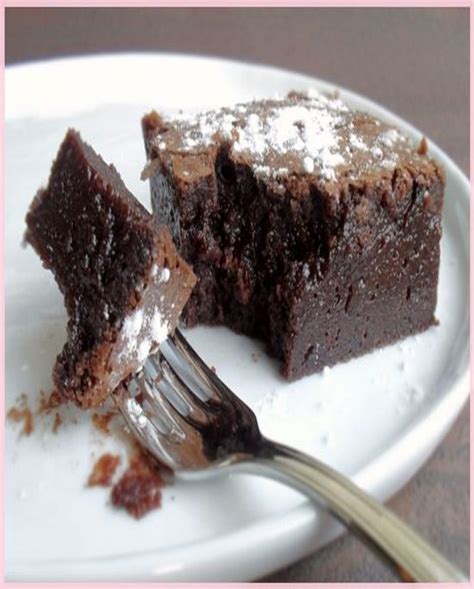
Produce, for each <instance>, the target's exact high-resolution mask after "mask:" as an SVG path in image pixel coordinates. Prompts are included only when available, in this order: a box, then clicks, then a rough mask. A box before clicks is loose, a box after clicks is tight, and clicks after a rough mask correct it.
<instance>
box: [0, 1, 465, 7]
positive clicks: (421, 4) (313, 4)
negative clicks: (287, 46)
mask: <svg viewBox="0 0 474 589" xmlns="http://www.w3.org/2000/svg"><path fill="white" fill-rule="evenodd" d="M3 5H4V6H6V7H25V8H26V7H36V8H38V7H47V6H51V7H55V8H56V7H66V8H73V7H81V8H84V7H134V8H138V7H147V6H149V7H161V8H166V7H174V8H186V7H195V8H196V7H198V8H199V7H207V6H211V7H225V8H232V7H273V8H275V7H291V8H303V7H320V8H322V7H328V8H331V7H333V8H338V7H339V8H344V7H345V8H354V7H356V8H361V7H388V8H402V7H409V8H434V7H436V8H462V7H464V8H466V7H470V6H471V1H470V0H397V1H396V2H393V1H392V2H390V1H388V0H386V1H383V0H382V1H380V0H353V1H352V2H351V0H326V1H324V0H294V2H292V1H291V0H227V1H225V0H181V1H178V0H175V1H173V0H155V1H154V0H102V1H100V0H66V1H64V0H63V1H62V2H55V1H54V0H43V2H34V1H32V0H6V1H4V2H3Z"/></svg>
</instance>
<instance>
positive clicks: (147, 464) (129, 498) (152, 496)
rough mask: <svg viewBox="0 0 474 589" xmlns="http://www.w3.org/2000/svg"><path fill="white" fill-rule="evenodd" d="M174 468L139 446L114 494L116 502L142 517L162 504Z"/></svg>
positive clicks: (117, 505)
mask: <svg viewBox="0 0 474 589" xmlns="http://www.w3.org/2000/svg"><path fill="white" fill-rule="evenodd" d="M167 472H168V473H169V472H170V471H169V470H168V469H167V468H166V467H165V466H163V465H161V464H160V463H159V462H158V461H157V460H155V459H154V458H153V456H151V454H150V453H149V452H147V451H146V450H144V449H142V448H140V447H137V448H136V450H135V452H134V453H133V454H132V456H131V457H130V464H129V466H128V468H127V470H126V471H125V473H124V474H123V475H122V477H121V478H120V480H119V481H118V482H117V483H116V484H115V485H114V487H113V489H112V493H111V500H112V505H114V506H115V507H119V508H122V509H125V510H126V511H127V512H128V513H129V514H130V515H132V516H133V517H135V518H136V519H139V518H141V517H143V516H144V515H145V514H146V513H148V512H149V511H151V510H153V509H157V508H158V507H160V506H161V489H162V487H163V486H164V485H165V484H166V482H165V477H166V473H167Z"/></svg>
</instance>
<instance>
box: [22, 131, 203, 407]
mask: <svg viewBox="0 0 474 589" xmlns="http://www.w3.org/2000/svg"><path fill="white" fill-rule="evenodd" d="M26 223H27V231H26V234H25V239H26V241H27V242H28V243H29V244H31V245H32V246H33V247H34V249H35V250H36V252H37V253H38V254H39V256H40V258H41V260H42V262H43V265H44V266H45V268H48V269H50V270H51V271H52V272H53V274H54V277H55V279H56V281H57V283H58V285H59V288H60V289H61V292H62V293H63V295H64V301H65V305H66V310H67V313H68V318H69V320H68V325H67V335H68V339H67V342H66V344H65V346H64V348H63V350H62V352H61V353H60V354H59V356H58V358H57V360H56V364H55V367H54V372H53V379H54V384H55V386H56V388H57V390H58V392H59V394H60V395H61V397H62V399H64V400H73V401H75V402H76V403H77V404H78V405H79V406H81V407H82V408H88V407H93V406H97V405H100V404H101V403H102V402H103V401H104V400H105V398H106V397H107V395H108V394H109V393H111V392H112V391H113V390H114V389H115V388H116V387H117V386H118V385H119V384H120V382H122V381H123V380H124V379H125V378H127V377H128V376H130V375H132V374H134V373H135V372H137V370H139V369H140V368H141V366H142V365H143V363H144V361H145V360H146V358H147V356H148V355H149V353H150V351H152V350H153V349H154V348H155V347H156V346H157V345H158V344H159V343H160V342H161V341H163V340H164V339H166V337H167V335H168V333H169V332H170V331H171V330H173V329H174V327H175V326H176V323H177V321H178V318H179V315H180V312H181V309H182V307H183V306H184V304H185V303H186V301H187V299H188V297H189V294H190V292H191V290H192V287H193V285H194V283H195V276H194V274H193V273H192V270H191V269H190V267H189V266H188V265H187V264H186V263H185V262H184V261H183V260H182V259H181V258H180V257H179V256H178V254H177V252H176V249H175V247H174V245H173V242H172V239H171V236H170V233H169V230H168V229H167V228H166V227H164V226H162V227H157V226H156V225H155V224H154V223H153V221H152V217H151V215H150V214H149V213H148V211H147V210H146V209H145V208H144V207H143V206H142V205H141V204H140V203H139V202H138V201H137V200H136V199H135V197H134V196H133V195H132V194H131V193H130V192H129V191H128V190H127V188H126V187H125V185H124V184H123V182H122V180H121V178H120V176H119V174H118V173H117V171H116V170H115V168H114V167H113V166H108V165H107V164H106V163H105V162H104V161H103V160H102V158H101V157H100V156H99V155H97V154H96V153H95V152H94V150H93V149H92V148H91V147H90V146H89V145H87V144H86V143H85V142H83V141H82V139H81V137H80V136H79V134H78V133H77V132H76V131H73V130H70V131H68V133H67V135H66V137H65V139H64V141H63V143H62V145H61V147H60V149H59V152H58V155H57V157H56V160H55V162H54V163H53V166H52V170H51V174H50V178H49V183H48V186H47V187H46V188H45V189H41V190H39V192H38V193H37V195H36V197H35V198H34V200H33V202H32V204H31V207H30V210H29V212H28V214H27V217H26Z"/></svg>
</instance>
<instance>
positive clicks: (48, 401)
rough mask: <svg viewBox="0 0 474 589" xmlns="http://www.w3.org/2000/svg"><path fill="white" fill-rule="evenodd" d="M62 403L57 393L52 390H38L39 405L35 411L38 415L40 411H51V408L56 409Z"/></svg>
mask: <svg viewBox="0 0 474 589" xmlns="http://www.w3.org/2000/svg"><path fill="white" fill-rule="evenodd" d="M61 404H62V402H61V398H60V396H59V393H58V392H57V391H56V390H53V391H52V392H51V393H49V394H48V393H45V392H44V391H40V400H39V407H38V409H37V411H36V413H37V414H38V415H41V414H42V413H51V411H52V410H53V409H56V408H57V407H59V406H60V405H61Z"/></svg>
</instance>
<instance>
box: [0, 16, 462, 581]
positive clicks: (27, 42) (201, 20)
mask: <svg viewBox="0 0 474 589" xmlns="http://www.w3.org/2000/svg"><path fill="white" fill-rule="evenodd" d="M5 25H6V48H5V58H6V63H7V64H13V63H19V62H23V61H29V60H37V59H45V58H50V57H58V56H65V55H77V54H85V53H97V52H110V51H137V50H140V51H174V52H183V53H201V54H212V55H219V56H224V57H232V58H237V59H242V60H246V61H257V62H262V63H270V64H275V65H278V66H281V67H284V68H288V69H293V70H298V71H302V72H305V73H308V74H313V75H315V76H318V77H321V78H325V79H327V80H330V81H332V82H334V83H335V84H338V85H340V86H345V87H347V88H350V89H351V90H354V91H357V92H360V93H362V94H365V95H367V96H369V97H370V98H372V99H374V100H376V101H378V102H380V103H381V104H383V105H385V106H387V107H388V108H390V109H391V110H393V111H395V112H396V113H397V114H399V115H400V116H402V117H404V118H405V119H407V120H408V121H410V122H411V123H413V124H414V125H416V126H417V127H419V128H420V129H422V130H423V131H424V132H425V133H426V135H427V136H429V137H431V138H432V139H433V140H434V141H435V142H436V143H438V144H439V145H440V146H441V147H442V148H443V149H445V150H446V151H447V153H448V154H449V155H450V156H451V157H452V158H453V159H454V161H455V162H456V163H458V164H459V166H460V167H461V168H462V170H463V171H464V172H465V173H466V174H467V173H468V171H469V10H468V9H454V8H448V9H431V8H429V9H398V8H397V9H394V8H388V9H373V8H372V9H361V8H347V9H335V8H332V9H323V8H311V9H302V8H300V9H294V8H292V9H289V8H285V9H276V8H272V9H256V8H251V9H249V8H238V9H230V8H224V9H184V8H183V9H163V8H161V9H116V8H115V9H95V8H94V9H86V8H84V9H59V8H52V9H46V8H44V9H43V8H42V9H40V8H36V9H26V8H25V9H20V8H7V9H6V23H5ZM124 82H125V83H126V80H125V81H124ZM163 83H166V80H163ZM390 505H391V507H392V508H393V509H394V510H395V511H396V512H397V513H399V514H400V515H401V516H402V517H403V518H404V519H405V520H406V521H408V522H410V523H411V524H412V525H413V526H414V527H415V528H417V529H418V530H419V531H420V532H422V533H423V534H424V535H425V536H426V537H427V538H428V539H429V540H430V541H431V542H433V544H435V545H436V546H437V547H438V548H439V549H441V550H442V551H443V553H444V554H445V555H447V556H448V557H449V558H451V559H452V560H453V561H455V562H456V563H458V564H459V565H460V566H461V567H462V568H463V569H464V570H465V571H468V568H469V413H468V408H467V407H466V408H465V410H464V411H463V413H462V415H461V417H460V418H459V419H458V421H457V423H456V424H455V426H454V427H453V429H452V431H451V432H450V434H449V435H448V437H447V438H446V440H445V441H444V442H443V444H442V445H441V447H440V448H439V449H438V450H437V451H436V453H435V454H434V456H433V457H432V458H431V459H430V460H429V462H428V463H427V464H426V466H425V467H424V468H423V469H422V471H421V472H420V473H419V474H418V475H417V476H416V477H415V478H414V479H413V480H412V481H411V482H410V483H409V484H408V485H407V486H406V487H405V489H403V490H402V491H401V492H400V493H398V495H397V496H396V497H395V498H394V499H392V501H391V502H390ZM190 580H192V579H190ZM265 580H268V581H275V582H278V581H281V582H289V581H300V582H303V581H391V580H395V578H394V577H393V576H392V575H391V573H390V572H389V571H387V570H386V569H385V568H384V567H383V565H381V564H380V563H379V562H378V561H377V560H376V559H375V558H374V557H372V555H371V554H370V553H369V552H368V551H367V550H366V549H365V548H364V547H363V546H361V545H360V543H359V542H358V541H357V540H355V539H354V538H352V537H350V536H346V537H344V538H342V539H340V540H338V541H336V542H334V543H333V544H332V545H330V546H328V547H327V548H326V549H324V550H322V551H320V552H319V553H318V554H317V555H314V556H311V557H309V558H306V559H305V560H303V561H301V562H299V563H297V564H295V565H293V566H291V567H289V568H288V569H286V570H284V571H280V572H279V573H277V574H274V575H272V576H271V577H270V578H268V579H265Z"/></svg>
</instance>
